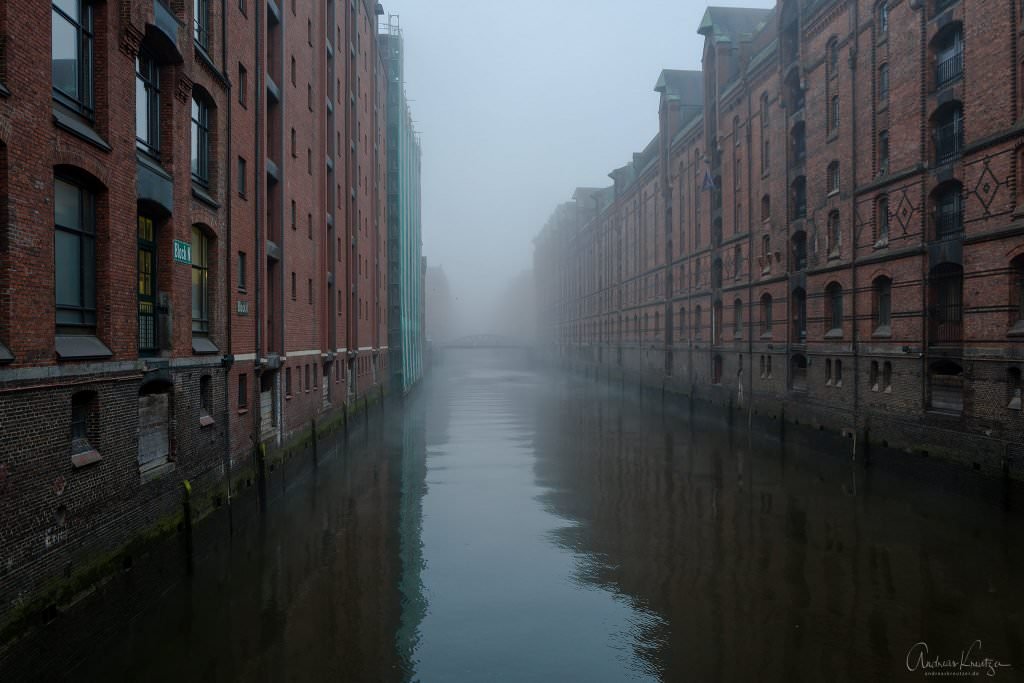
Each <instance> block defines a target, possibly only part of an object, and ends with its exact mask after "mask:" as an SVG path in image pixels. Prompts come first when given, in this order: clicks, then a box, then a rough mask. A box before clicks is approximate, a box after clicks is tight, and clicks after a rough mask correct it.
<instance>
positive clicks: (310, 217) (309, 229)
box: [306, 213, 313, 239]
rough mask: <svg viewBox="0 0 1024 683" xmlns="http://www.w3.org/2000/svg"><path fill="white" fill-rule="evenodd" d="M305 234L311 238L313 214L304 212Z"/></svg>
mask: <svg viewBox="0 0 1024 683" xmlns="http://www.w3.org/2000/svg"><path fill="white" fill-rule="evenodd" d="M306 236H307V237H309V239H313V214H311V213H307V214H306Z"/></svg>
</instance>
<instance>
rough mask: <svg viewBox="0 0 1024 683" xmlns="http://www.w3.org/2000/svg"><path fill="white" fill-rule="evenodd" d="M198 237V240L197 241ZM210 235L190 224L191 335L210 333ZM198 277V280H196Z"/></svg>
mask: <svg viewBox="0 0 1024 683" xmlns="http://www.w3.org/2000/svg"><path fill="white" fill-rule="evenodd" d="M197 238H198V241H197ZM211 242H212V240H211V239H210V237H209V236H208V235H207V234H206V233H205V232H204V231H203V230H202V229H201V228H199V227H198V226H195V225H193V226H192V264H191V269H192V336H194V337H195V336H200V337H205V336H209V334H210V309H211V306H210V243H211ZM197 278H198V280H199V282H198V283H197V282H196V279H197ZM197 284H198V286H199V288H200V289H199V292H200V294H199V303H200V304H201V310H200V311H199V317H196V286H197Z"/></svg>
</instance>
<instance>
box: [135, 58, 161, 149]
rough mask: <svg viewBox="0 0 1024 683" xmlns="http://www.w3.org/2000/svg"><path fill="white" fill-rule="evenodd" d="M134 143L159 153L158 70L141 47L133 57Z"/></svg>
mask: <svg viewBox="0 0 1024 683" xmlns="http://www.w3.org/2000/svg"><path fill="white" fill-rule="evenodd" d="M135 144H136V145H137V146H138V148H139V149H141V150H142V151H144V152H147V153H149V154H151V155H153V156H159V155H160V70H159V68H157V65H156V62H154V61H153V59H152V58H151V57H150V56H149V55H148V54H146V51H145V50H143V49H140V50H139V54H138V55H137V56H136V57H135Z"/></svg>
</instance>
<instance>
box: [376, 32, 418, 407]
mask: <svg viewBox="0 0 1024 683" xmlns="http://www.w3.org/2000/svg"><path fill="white" fill-rule="evenodd" d="M380 40H381V52H382V53H383V54H385V55H386V59H387V65H388V93H387V158H388V301H389V303H388V306H389V309H388V346H389V353H390V366H391V374H392V376H391V383H392V384H391V386H392V387H399V388H400V389H401V391H402V393H406V392H408V391H409V390H410V389H411V388H412V387H413V386H414V385H415V384H416V383H417V382H418V381H419V380H420V379H421V378H422V377H423V346H424V331H423V321H424V316H423V310H422V309H423V300H424V299H423V267H422V258H423V242H422V236H421V221H420V213H421V212H420V206H421V205H420V156H421V154H420V142H419V137H418V135H417V134H416V130H415V128H414V127H413V122H412V114H411V112H410V110H409V104H408V100H407V99H406V96H405V80H404V74H403V72H404V68H403V48H402V33H401V29H400V28H399V26H398V23H397V18H396V17H391V18H390V19H389V21H388V23H387V24H386V25H385V27H384V28H383V32H382V34H381V37H380Z"/></svg>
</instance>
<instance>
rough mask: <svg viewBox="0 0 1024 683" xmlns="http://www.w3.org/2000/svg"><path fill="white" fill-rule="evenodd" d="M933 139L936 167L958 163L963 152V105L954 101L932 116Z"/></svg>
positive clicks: (944, 105)
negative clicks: (953, 162)
mask: <svg viewBox="0 0 1024 683" xmlns="http://www.w3.org/2000/svg"><path fill="white" fill-rule="evenodd" d="M931 124H932V139H933V140H934V143H935V165H936V166H941V165H943V164H948V163H950V162H952V161H956V160H957V159H959V158H960V154H961V152H962V150H963V139H964V115H963V105H962V104H960V102H958V101H956V100H954V101H952V102H947V103H946V104H943V105H942V106H941V107H939V108H938V109H937V110H936V112H935V114H933V115H932V120H931Z"/></svg>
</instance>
